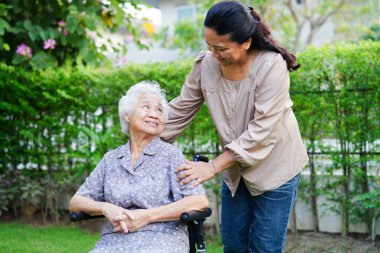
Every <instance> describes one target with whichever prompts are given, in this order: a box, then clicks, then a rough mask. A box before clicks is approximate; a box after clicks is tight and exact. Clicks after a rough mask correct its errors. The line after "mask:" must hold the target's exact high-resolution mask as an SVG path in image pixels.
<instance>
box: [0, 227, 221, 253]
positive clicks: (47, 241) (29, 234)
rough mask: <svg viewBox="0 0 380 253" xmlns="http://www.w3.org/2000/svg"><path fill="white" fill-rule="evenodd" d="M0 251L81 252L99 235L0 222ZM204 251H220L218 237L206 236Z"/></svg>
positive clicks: (37, 252) (89, 248)
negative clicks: (205, 248)
mask: <svg viewBox="0 0 380 253" xmlns="http://www.w3.org/2000/svg"><path fill="white" fill-rule="evenodd" d="M0 238H1V240H0V252H7V253H25V252H28V253H53V252H54V253H73V252H75V253H81V252H83V253H84V252H88V251H89V250H91V249H92V248H93V247H94V245H95V242H96V241H97V240H98V239H99V235H93V234H90V233H88V232H87V231H84V230H81V229H79V228H76V227H70V226H51V227H33V226H30V225H26V224H20V223H0ZM207 252H208V253H219V252H223V250H222V247H221V246H220V243H219V242H218V240H217V239H214V238H210V239H208V240H207Z"/></svg>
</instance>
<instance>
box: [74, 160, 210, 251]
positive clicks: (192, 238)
mask: <svg viewBox="0 0 380 253" xmlns="http://www.w3.org/2000/svg"><path fill="white" fill-rule="evenodd" d="M194 161H196V162H198V161H202V162H208V158H207V157H206V156H202V155H195V156H194ZM211 213H212V210H211V209H210V208H206V209H204V210H202V211H189V212H184V213H182V214H181V216H180V221H181V222H184V223H186V224H187V230H188V233H189V245H190V250H189V253H205V252H206V251H207V249H206V240H205V232H204V222H205V220H206V218H207V217H210V215H211ZM99 218H104V216H103V215H96V216H95V215H94V216H91V215H88V214H86V213H84V212H72V213H70V220H71V221H72V222H77V221H83V220H89V219H99Z"/></svg>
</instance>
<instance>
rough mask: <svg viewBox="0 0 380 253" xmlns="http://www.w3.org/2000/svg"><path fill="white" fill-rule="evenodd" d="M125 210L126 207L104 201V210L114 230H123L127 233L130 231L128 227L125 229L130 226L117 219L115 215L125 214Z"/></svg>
mask: <svg viewBox="0 0 380 253" xmlns="http://www.w3.org/2000/svg"><path fill="white" fill-rule="evenodd" d="M125 211H126V209H124V208H122V207H120V206H117V205H114V204H111V203H104V205H103V207H102V212H103V214H104V216H105V217H106V218H107V220H108V221H109V222H111V224H112V226H113V227H114V232H119V231H121V230H123V231H124V232H126V233H127V232H128V229H124V228H127V227H128V226H127V224H126V223H125V222H124V221H121V222H118V221H115V217H118V216H120V215H123V214H124V212H125Z"/></svg>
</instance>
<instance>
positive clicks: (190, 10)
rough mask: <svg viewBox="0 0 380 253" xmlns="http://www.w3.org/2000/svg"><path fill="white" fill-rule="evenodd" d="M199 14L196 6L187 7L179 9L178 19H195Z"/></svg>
mask: <svg viewBox="0 0 380 253" xmlns="http://www.w3.org/2000/svg"><path fill="white" fill-rule="evenodd" d="M196 13H197V7H196V6H195V5H186V6H181V7H178V8H177V19H178V20H182V19H185V18H193V17H195V15H196Z"/></svg>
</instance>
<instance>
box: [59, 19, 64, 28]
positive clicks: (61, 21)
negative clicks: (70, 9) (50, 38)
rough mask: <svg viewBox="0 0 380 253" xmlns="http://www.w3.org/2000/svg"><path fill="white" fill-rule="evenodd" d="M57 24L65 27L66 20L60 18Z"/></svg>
mask: <svg viewBox="0 0 380 253" xmlns="http://www.w3.org/2000/svg"><path fill="white" fill-rule="evenodd" d="M58 26H59V27H65V26H66V22H65V21H63V20H60V21H58Z"/></svg>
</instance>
